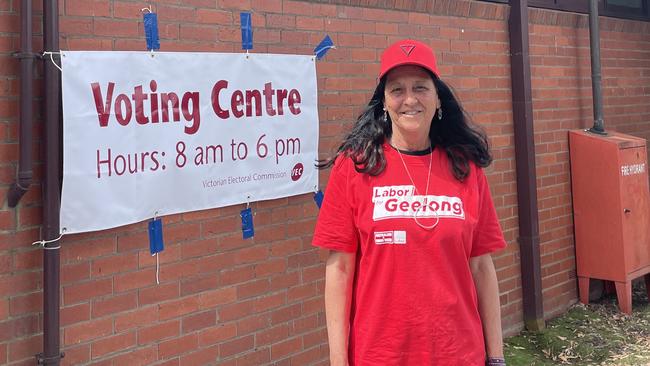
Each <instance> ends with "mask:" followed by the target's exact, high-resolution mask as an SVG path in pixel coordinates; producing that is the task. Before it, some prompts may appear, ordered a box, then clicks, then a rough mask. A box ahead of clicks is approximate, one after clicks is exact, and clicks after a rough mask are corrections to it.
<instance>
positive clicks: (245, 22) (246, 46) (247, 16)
mask: <svg viewBox="0 0 650 366" xmlns="http://www.w3.org/2000/svg"><path fill="white" fill-rule="evenodd" d="M239 19H240V21H241V49H242V50H252V49H253V26H252V25H251V13H239Z"/></svg>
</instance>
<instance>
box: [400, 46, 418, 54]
mask: <svg viewBox="0 0 650 366" xmlns="http://www.w3.org/2000/svg"><path fill="white" fill-rule="evenodd" d="M399 48H401V49H402V52H404V54H405V55H406V57H408V56H410V55H411V52H413V50H414V49H415V46H414V45H412V44H404V45H400V46H399Z"/></svg>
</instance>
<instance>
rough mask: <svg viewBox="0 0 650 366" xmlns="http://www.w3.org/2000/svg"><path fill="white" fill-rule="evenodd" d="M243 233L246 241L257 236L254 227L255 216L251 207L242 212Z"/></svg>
mask: <svg viewBox="0 0 650 366" xmlns="http://www.w3.org/2000/svg"><path fill="white" fill-rule="evenodd" d="M240 216H241V232H242V237H243V238H244V239H248V238H252V237H253V236H254V235H255V228H254V227H253V214H252V212H251V209H250V207H249V208H246V209H243V210H241V213H240Z"/></svg>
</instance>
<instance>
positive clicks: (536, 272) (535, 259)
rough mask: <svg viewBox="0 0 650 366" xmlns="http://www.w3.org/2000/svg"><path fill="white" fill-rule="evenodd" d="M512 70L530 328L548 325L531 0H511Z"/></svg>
mask: <svg viewBox="0 0 650 366" xmlns="http://www.w3.org/2000/svg"><path fill="white" fill-rule="evenodd" d="M508 28H509V33H510V64H511V67H510V72H511V80H512V117H513V123H514V130H515V161H516V169H517V203H518V207H519V215H518V216H519V252H520V257H521V287H522V296H523V307H524V324H525V326H526V329H528V330H533V331H536V330H541V329H544V327H545V322H544V304H543V301H542V276H541V259H540V250H539V242H540V239H539V215H538V208H537V172H536V167H535V140H534V136H535V131H534V128H533V97H532V88H531V73H530V60H529V57H528V55H529V52H528V49H529V44H528V1H527V0H510V17H509V19H508Z"/></svg>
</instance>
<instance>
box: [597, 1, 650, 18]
mask: <svg viewBox="0 0 650 366" xmlns="http://www.w3.org/2000/svg"><path fill="white" fill-rule="evenodd" d="M648 3H649V1H648V0H605V9H603V15H611V16H616V17H623V18H627V17H631V18H635V19H637V18H646V20H648Z"/></svg>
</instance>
